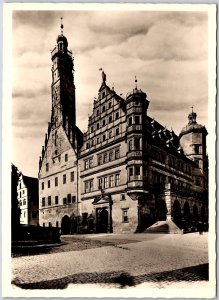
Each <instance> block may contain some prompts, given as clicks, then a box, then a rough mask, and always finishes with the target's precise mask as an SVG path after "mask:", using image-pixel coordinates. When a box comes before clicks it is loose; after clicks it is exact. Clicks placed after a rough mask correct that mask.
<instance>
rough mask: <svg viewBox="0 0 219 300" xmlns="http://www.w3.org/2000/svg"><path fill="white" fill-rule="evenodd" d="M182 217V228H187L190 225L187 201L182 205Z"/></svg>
mask: <svg viewBox="0 0 219 300" xmlns="http://www.w3.org/2000/svg"><path fill="white" fill-rule="evenodd" d="M183 219H184V225H183V227H184V229H188V228H189V227H190V207H189V203H188V202H186V203H185V204H184V206H183Z"/></svg>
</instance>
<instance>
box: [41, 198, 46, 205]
mask: <svg viewBox="0 0 219 300" xmlns="http://www.w3.org/2000/svg"><path fill="white" fill-rule="evenodd" d="M45 205H46V199H45V197H43V198H42V206H45Z"/></svg>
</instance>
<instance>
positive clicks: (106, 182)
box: [103, 177, 108, 189]
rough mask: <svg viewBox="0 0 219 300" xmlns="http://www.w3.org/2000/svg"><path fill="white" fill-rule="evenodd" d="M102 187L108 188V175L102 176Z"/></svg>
mask: <svg viewBox="0 0 219 300" xmlns="http://www.w3.org/2000/svg"><path fill="white" fill-rule="evenodd" d="M103 188H104V189H106V188H108V177H104V178H103Z"/></svg>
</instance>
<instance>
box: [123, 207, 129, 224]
mask: <svg viewBox="0 0 219 300" xmlns="http://www.w3.org/2000/svg"><path fill="white" fill-rule="evenodd" d="M122 221H123V222H124V223H127V222H128V221H129V219H128V209H123V210H122Z"/></svg>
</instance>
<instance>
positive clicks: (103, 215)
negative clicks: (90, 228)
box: [97, 208, 109, 233]
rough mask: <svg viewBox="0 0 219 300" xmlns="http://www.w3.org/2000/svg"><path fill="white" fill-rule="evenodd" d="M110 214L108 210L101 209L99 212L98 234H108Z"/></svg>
mask: <svg viewBox="0 0 219 300" xmlns="http://www.w3.org/2000/svg"><path fill="white" fill-rule="evenodd" d="M108 217H109V213H108V211H107V209H105V208H103V209H102V208H101V209H98V210H97V232H98V233H107V232H108V219H109V218H108Z"/></svg>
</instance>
